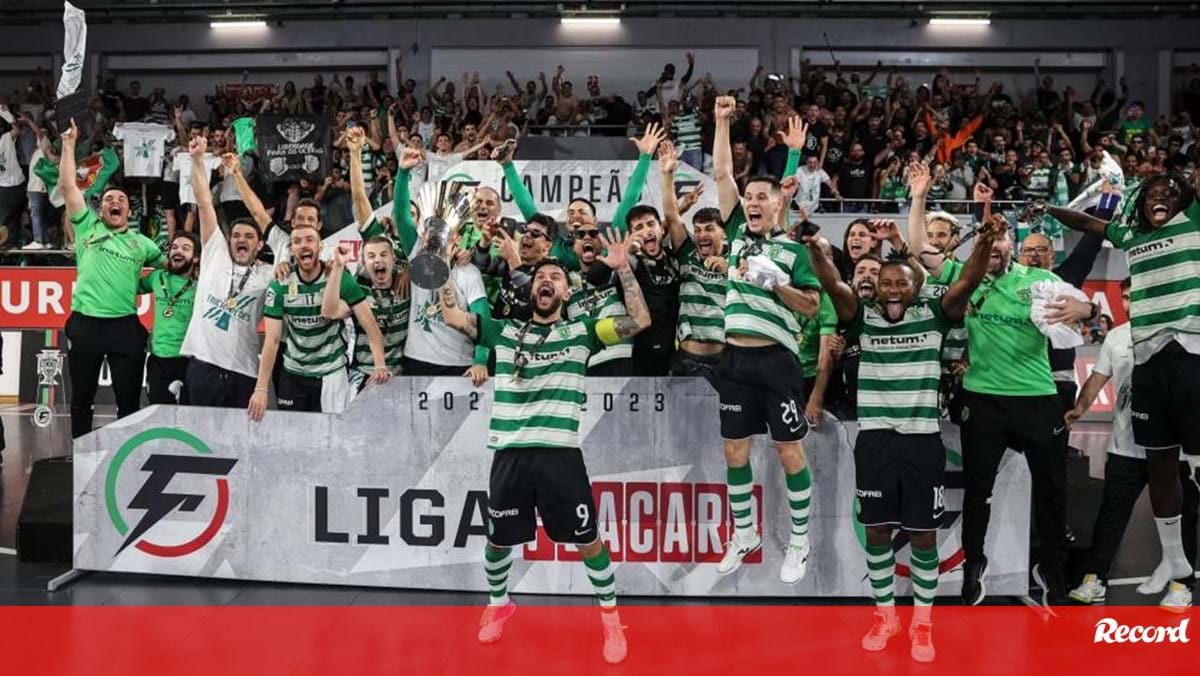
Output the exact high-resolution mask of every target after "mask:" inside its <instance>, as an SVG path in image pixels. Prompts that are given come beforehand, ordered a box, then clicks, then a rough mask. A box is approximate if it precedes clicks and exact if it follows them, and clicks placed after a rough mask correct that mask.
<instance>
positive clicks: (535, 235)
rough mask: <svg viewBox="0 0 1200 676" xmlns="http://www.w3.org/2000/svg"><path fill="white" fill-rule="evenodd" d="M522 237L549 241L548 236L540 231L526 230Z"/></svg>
mask: <svg viewBox="0 0 1200 676" xmlns="http://www.w3.org/2000/svg"><path fill="white" fill-rule="evenodd" d="M524 236H525V237H529V238H531V239H550V236H549V235H547V234H546V233H544V232H542V231H541V230H526V231H525V233H524Z"/></svg>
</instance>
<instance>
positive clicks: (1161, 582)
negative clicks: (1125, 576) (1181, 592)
mask: <svg viewBox="0 0 1200 676" xmlns="http://www.w3.org/2000/svg"><path fill="white" fill-rule="evenodd" d="M1191 574H1192V567H1191V565H1190V564H1188V563H1187V562H1186V561H1183V562H1178V563H1177V562H1173V561H1170V560H1168V559H1163V560H1162V561H1159V562H1158V566H1157V567H1156V568H1155V569H1154V572H1153V573H1151V574H1150V579H1148V580H1146V581H1145V582H1143V583H1141V584H1139V585H1138V588H1137V593H1139V594H1148V595H1149V594H1157V593H1159V592H1161V591H1162V590H1164V589H1166V588H1167V583H1168V582H1170V581H1171V580H1178V579H1180V578H1183V577H1187V576H1189V575H1191Z"/></svg>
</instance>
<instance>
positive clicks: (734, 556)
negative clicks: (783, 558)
mask: <svg viewBox="0 0 1200 676" xmlns="http://www.w3.org/2000/svg"><path fill="white" fill-rule="evenodd" d="M761 548H762V537H760V536H759V534H758V532H757V531H750V539H748V540H747V541H746V542H742V541H741V539H740V538H739V537H738V534H737V533H734V535H733V537H731V538H729V542H728V543H727V544H726V545H725V556H723V557H721V562H720V563H718V564H717V575H728V574H730V573H732V572H733V571H735V570H737V569H738V568H739V567H740V566H741V565H742V559H744V558H746V557H747V556H749V555H751V554H753V553H754V552H757V551H758V550H759V549H761Z"/></svg>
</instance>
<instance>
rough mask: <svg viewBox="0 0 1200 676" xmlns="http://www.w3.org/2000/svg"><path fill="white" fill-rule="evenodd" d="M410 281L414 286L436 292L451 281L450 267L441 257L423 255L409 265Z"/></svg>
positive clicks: (414, 258)
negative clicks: (447, 281)
mask: <svg viewBox="0 0 1200 676" xmlns="http://www.w3.org/2000/svg"><path fill="white" fill-rule="evenodd" d="M408 274H409V279H410V280H411V281H412V283H413V284H416V285H417V286H419V287H421V288H422V289H426V290H429V291H436V290H437V289H440V288H442V286H443V285H445V283H446V280H448V279H450V266H449V265H447V264H446V261H444V260H442V258H441V256H438V255H436V254H431V253H421V254H418V255H416V256H415V257H413V259H412V262H411V263H409V265H408Z"/></svg>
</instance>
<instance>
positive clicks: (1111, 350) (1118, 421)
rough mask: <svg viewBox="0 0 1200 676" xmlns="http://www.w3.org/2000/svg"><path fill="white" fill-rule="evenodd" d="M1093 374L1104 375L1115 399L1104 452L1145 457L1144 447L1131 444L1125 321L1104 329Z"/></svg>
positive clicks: (1129, 350)
mask: <svg viewBox="0 0 1200 676" xmlns="http://www.w3.org/2000/svg"><path fill="white" fill-rule="evenodd" d="M1094 370H1095V372H1096V373H1099V374H1101V375H1105V376H1108V379H1109V380H1108V382H1109V383H1111V384H1112V390H1113V393H1114V394H1115V395H1116V401H1114V402H1113V424H1112V439H1111V440H1110V441H1109V442H1108V452H1109V453H1112V454H1113V455H1123V456H1125V457H1127V458H1137V459H1139V460H1145V459H1146V449H1144V448H1142V447H1141V446H1138V445H1136V444H1134V443H1133V421H1132V419H1131V418H1130V415H1129V401H1130V399H1132V397H1131V396H1130V392H1131V391H1132V389H1133V387H1132V382H1131V381H1132V376H1133V333H1132V331H1131V330H1130V328H1129V322H1125V323H1124V324H1122V325H1120V326H1118V327H1116V328H1114V329H1113V330H1112V331H1109V332H1108V337H1106V338H1105V339H1104V345H1102V346H1101V347H1100V357H1099V358H1098V359H1096V366H1095V368H1094Z"/></svg>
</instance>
